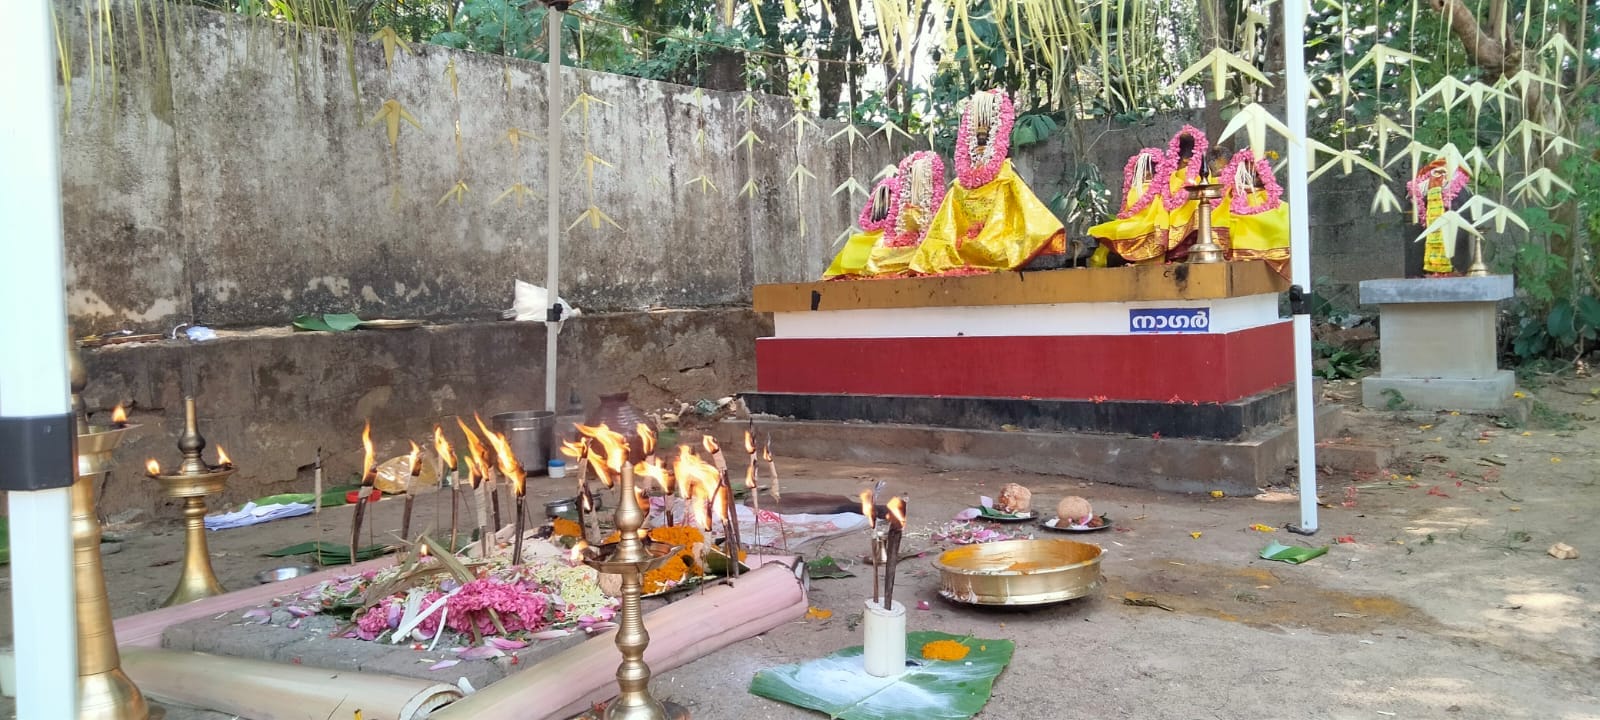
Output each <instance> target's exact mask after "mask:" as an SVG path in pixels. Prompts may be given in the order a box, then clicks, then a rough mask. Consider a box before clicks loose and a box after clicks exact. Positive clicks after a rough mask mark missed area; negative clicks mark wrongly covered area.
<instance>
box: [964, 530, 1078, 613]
mask: <svg viewBox="0 0 1600 720" xmlns="http://www.w3.org/2000/svg"><path fill="white" fill-rule="evenodd" d="M1104 554H1105V550H1103V549H1102V548H1101V547H1100V546H1099V545H1094V544H1091V543H1081V542H1075V541H1072V540H1061V539H1055V538H1046V539H1039V540H1006V541H1003V542H993V543H981V544H977V545H963V546H961V547H958V548H954V549H951V550H947V551H945V552H944V554H942V555H940V556H939V558H938V559H937V560H935V561H934V563H933V566H934V567H936V568H938V569H939V595H940V597H943V598H944V599H946V600H949V601H951V602H958V603H966V604H970V605H1044V604H1049V603H1057V602H1062V601H1065V600H1072V599H1074V598H1080V597H1083V596H1085V595H1088V594H1090V593H1093V592H1094V591H1095V590H1097V589H1099V588H1100V586H1101V584H1102V583H1103V582H1104V578H1102V577H1101V575H1100V558H1101V556H1102V555H1104Z"/></svg>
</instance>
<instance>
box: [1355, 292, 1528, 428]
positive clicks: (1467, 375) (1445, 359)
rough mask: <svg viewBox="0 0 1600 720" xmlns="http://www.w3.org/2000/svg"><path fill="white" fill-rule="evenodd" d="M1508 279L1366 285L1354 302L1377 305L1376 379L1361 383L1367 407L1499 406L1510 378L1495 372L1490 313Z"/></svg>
mask: <svg viewBox="0 0 1600 720" xmlns="http://www.w3.org/2000/svg"><path fill="white" fill-rule="evenodd" d="M1514 289H1515V288H1514V286H1513V284H1512V280H1511V276H1509V275H1490V276H1487V277H1452V278H1409V279H1386V280H1366V281H1363V282H1362V283H1361V303H1362V304H1363V305H1377V306H1378V308H1379V318H1380V319H1379V322H1380V324H1381V328H1380V333H1379V340H1378V352H1379V355H1380V357H1381V360H1380V363H1381V365H1380V370H1379V374H1378V375H1374V376H1371V377H1368V378H1366V379H1364V380H1362V381H1361V402H1362V404H1363V405H1366V406H1367V407H1372V408H1389V407H1393V406H1394V405H1396V404H1402V403H1403V404H1404V405H1405V406H1409V407H1412V408H1417V409H1423V410H1486V411H1494V410H1501V409H1504V408H1505V407H1506V406H1507V405H1509V404H1510V402H1511V399H1512V396H1513V393H1514V392H1515V390H1516V377H1515V376H1514V375H1513V374H1512V372H1511V371H1510V370H1501V369H1500V367H1499V359H1498V353H1499V341H1498V336H1497V332H1496V327H1497V326H1496V308H1497V304H1498V303H1499V301H1501V300H1506V299H1508V298H1510V297H1511V296H1512V294H1513V292H1514Z"/></svg>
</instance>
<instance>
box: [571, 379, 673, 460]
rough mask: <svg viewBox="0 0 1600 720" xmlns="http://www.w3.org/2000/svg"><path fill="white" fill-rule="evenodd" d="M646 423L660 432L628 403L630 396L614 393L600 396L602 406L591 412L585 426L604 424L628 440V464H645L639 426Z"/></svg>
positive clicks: (648, 419) (647, 417) (647, 418)
mask: <svg viewBox="0 0 1600 720" xmlns="http://www.w3.org/2000/svg"><path fill="white" fill-rule="evenodd" d="M640 423H644V424H645V426H646V427H649V428H650V430H651V431H652V432H654V431H656V430H658V429H659V428H657V427H656V424H655V422H654V421H652V420H651V419H650V417H649V416H647V415H645V414H644V412H643V411H642V410H640V409H639V408H637V407H634V406H633V404H632V403H629V402H628V394H627V393H625V392H622V393H612V394H610V395H601V396H600V406H599V407H597V408H595V409H593V410H590V411H589V415H588V417H586V418H585V419H584V424H586V425H590V426H596V425H600V424H604V425H605V426H606V427H608V428H611V430H612V431H614V432H616V433H618V434H620V435H622V436H623V437H625V438H627V439H628V462H630V463H636V462H643V461H644V458H645V453H644V439H643V438H640V437H639V424H640Z"/></svg>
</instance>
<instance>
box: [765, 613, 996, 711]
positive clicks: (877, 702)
mask: <svg viewBox="0 0 1600 720" xmlns="http://www.w3.org/2000/svg"><path fill="white" fill-rule="evenodd" d="M935 640H954V641H956V642H959V643H961V644H962V645H966V646H967V647H968V648H970V649H971V652H969V653H968V654H967V656H966V657H964V658H962V659H960V660H951V661H943V660H923V659H921V657H922V646H924V645H926V644H928V643H930V642H933V641H935ZM1015 649H1016V645H1015V644H1014V643H1012V642H1011V641H1010V640H980V639H976V638H972V637H962V636H959V635H950V634H947V633H941V632H914V633H908V634H907V635H906V656H907V658H910V659H911V660H909V663H910V664H913V665H914V666H912V667H908V668H907V669H906V672H905V673H903V674H901V675H899V676H897V677H887V678H878V677H873V676H871V675H868V674H867V673H866V671H865V670H864V669H863V668H862V664H861V662H862V660H861V648H860V647H852V648H845V649H844V650H840V651H839V652H836V653H834V654H832V655H829V656H827V657H824V658H822V659H820V660H812V661H810V662H804V663H799V664H796V665H783V666H780V667H775V668H769V669H766V670H762V671H760V672H758V673H756V676H755V678H754V679H752V680H751V681H750V693H751V694H752V695H758V696H760V697H764V698H768V699H772V700H777V701H779V702H784V703H789V704H790V705H795V706H798V707H803V708H806V709H809V710H816V711H818V712H822V713H825V714H827V715H828V717H830V718H840V719H842V720H966V718H970V717H972V716H973V715H976V714H978V712H979V711H980V710H982V709H983V706H984V705H987V704H988V702H989V694H990V692H991V691H992V690H993V688H994V681H995V678H997V677H999V675H1000V672H1001V671H1002V670H1004V669H1005V667H1006V665H1007V664H1008V663H1010V662H1011V654H1012V652H1013V651H1014V650H1015Z"/></svg>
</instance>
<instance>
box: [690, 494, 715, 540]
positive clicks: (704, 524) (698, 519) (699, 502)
mask: <svg viewBox="0 0 1600 720" xmlns="http://www.w3.org/2000/svg"><path fill="white" fill-rule="evenodd" d="M689 507H690V512H691V513H693V514H694V522H695V525H697V526H699V527H700V528H702V529H704V530H706V531H707V532H710V531H711V505H710V503H707V502H706V500H705V498H703V497H699V496H698V495H696V496H695V499H694V500H692V501H690V503H689Z"/></svg>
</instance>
